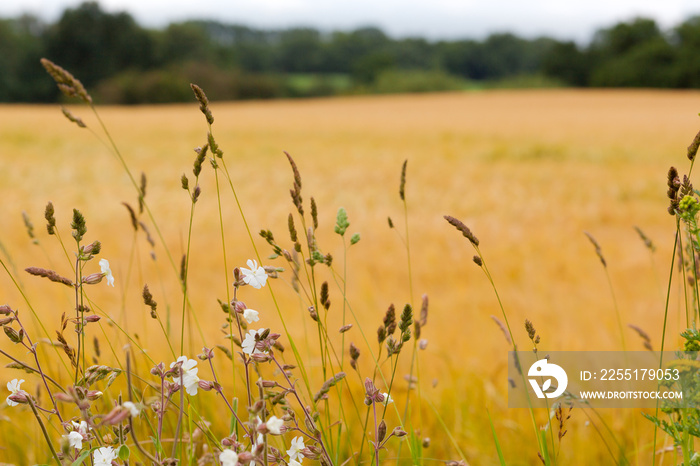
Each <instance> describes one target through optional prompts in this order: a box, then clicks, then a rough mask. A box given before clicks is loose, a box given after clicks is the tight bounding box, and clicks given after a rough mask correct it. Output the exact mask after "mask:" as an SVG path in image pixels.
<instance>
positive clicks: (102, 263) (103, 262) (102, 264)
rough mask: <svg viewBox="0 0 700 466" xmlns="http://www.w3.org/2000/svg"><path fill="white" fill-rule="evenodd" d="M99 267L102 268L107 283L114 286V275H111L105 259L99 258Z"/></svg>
mask: <svg viewBox="0 0 700 466" xmlns="http://www.w3.org/2000/svg"><path fill="white" fill-rule="evenodd" d="M100 269H101V270H102V275H104V277H105V278H106V279H107V284H108V285H112V286H114V276H113V275H112V269H110V268H109V261H108V260H107V259H100Z"/></svg>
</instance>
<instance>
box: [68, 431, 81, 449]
mask: <svg viewBox="0 0 700 466" xmlns="http://www.w3.org/2000/svg"><path fill="white" fill-rule="evenodd" d="M64 437H65V438H67V439H68V445H70V446H71V447H72V448H77V449H78V450H80V449H82V448H83V436H82V435H80V433H79V432H75V431H73V432H71V433H69V434H68V435H64Z"/></svg>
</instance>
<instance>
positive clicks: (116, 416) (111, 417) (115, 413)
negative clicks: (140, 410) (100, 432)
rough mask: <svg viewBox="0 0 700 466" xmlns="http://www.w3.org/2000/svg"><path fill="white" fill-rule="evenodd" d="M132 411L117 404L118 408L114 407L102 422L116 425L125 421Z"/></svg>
mask: <svg viewBox="0 0 700 466" xmlns="http://www.w3.org/2000/svg"><path fill="white" fill-rule="evenodd" d="M130 414H131V413H130V411H129V410H128V409H125V408H123V407H121V406H117V407H116V408H114V409H112V411H110V412H109V414H107V415H106V416H105V417H104V418H103V419H102V422H104V423H105V424H109V425H116V424H120V423H122V422H124V421H125V420H126V419H128V417H129V415H130Z"/></svg>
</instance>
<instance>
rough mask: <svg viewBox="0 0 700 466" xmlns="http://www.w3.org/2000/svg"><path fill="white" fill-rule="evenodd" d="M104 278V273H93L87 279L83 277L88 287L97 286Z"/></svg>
mask: <svg viewBox="0 0 700 466" xmlns="http://www.w3.org/2000/svg"><path fill="white" fill-rule="evenodd" d="M103 278H104V274H102V273H91V274H90V275H88V276H87V277H83V283H85V284H86V285H97V284H98V283H100V282H101V281H102V279H103Z"/></svg>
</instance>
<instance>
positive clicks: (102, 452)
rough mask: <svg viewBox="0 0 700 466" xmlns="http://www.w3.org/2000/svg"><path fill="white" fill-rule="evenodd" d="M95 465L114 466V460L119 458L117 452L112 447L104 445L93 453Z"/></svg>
mask: <svg viewBox="0 0 700 466" xmlns="http://www.w3.org/2000/svg"><path fill="white" fill-rule="evenodd" d="M92 459H93V465H94V466H112V461H114V460H116V459H117V454H116V452H115V451H114V448H112V447H102V448H98V449H97V450H95V452H94V453H93V454H92Z"/></svg>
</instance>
